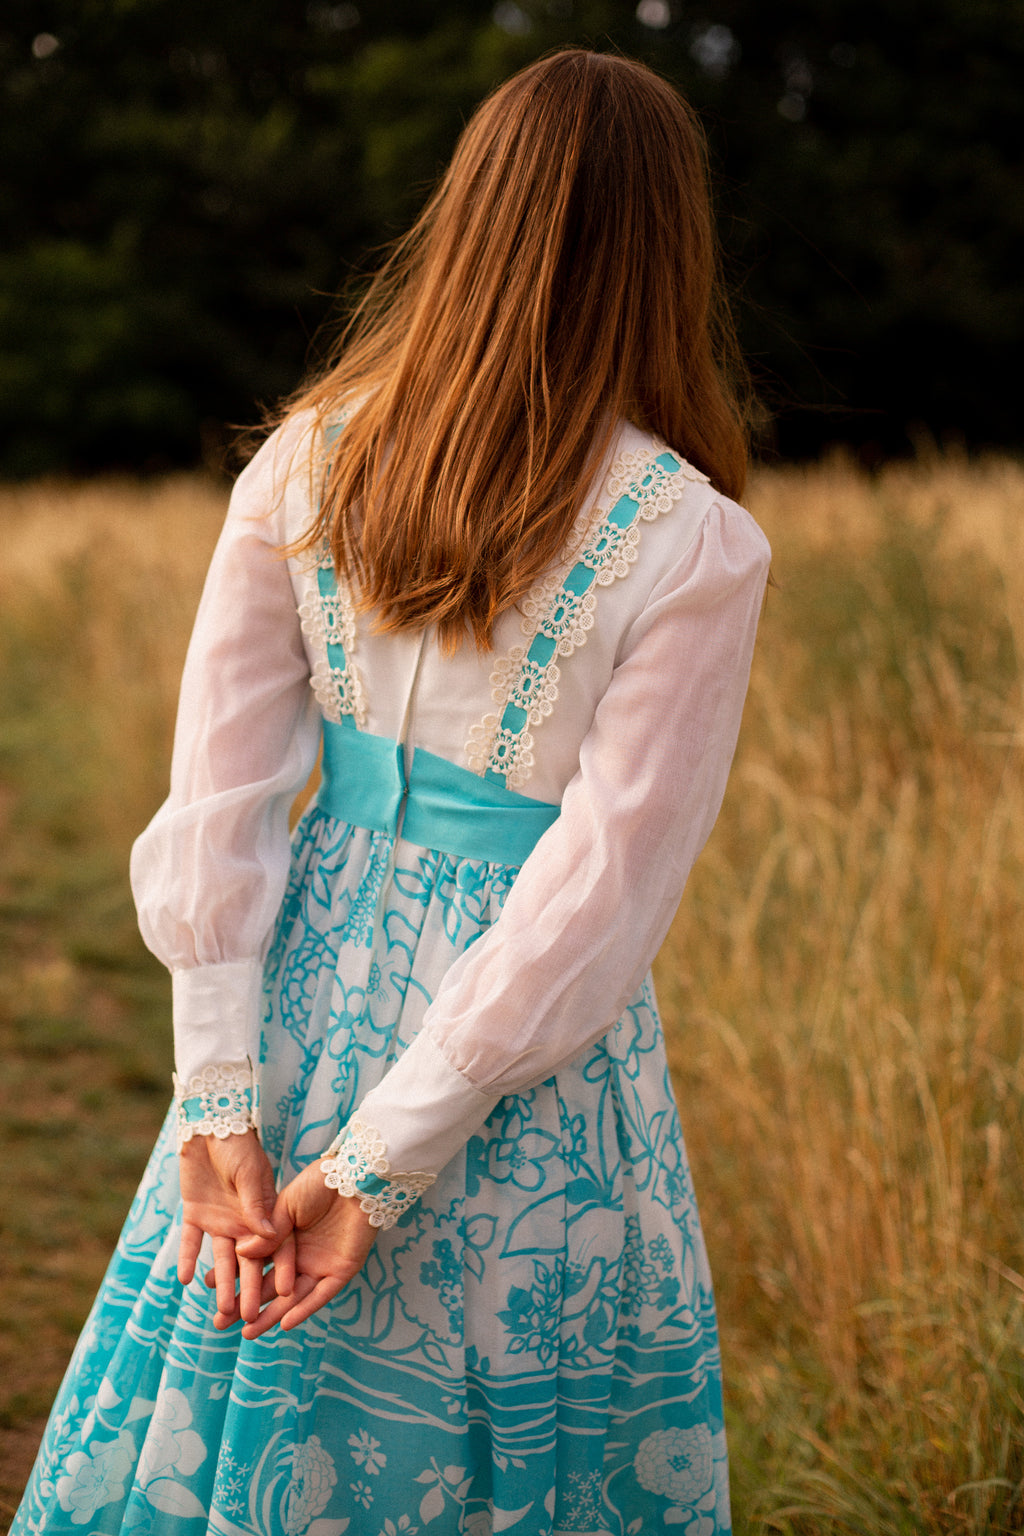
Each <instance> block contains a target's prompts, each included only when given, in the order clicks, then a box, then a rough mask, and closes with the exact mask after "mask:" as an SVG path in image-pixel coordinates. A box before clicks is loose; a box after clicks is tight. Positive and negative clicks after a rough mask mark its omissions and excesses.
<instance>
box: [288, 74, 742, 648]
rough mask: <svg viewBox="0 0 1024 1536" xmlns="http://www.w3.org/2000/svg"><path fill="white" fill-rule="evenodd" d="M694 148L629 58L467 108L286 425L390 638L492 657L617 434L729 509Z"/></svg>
mask: <svg viewBox="0 0 1024 1536" xmlns="http://www.w3.org/2000/svg"><path fill="white" fill-rule="evenodd" d="M743 379H744V375H743V371H742V367H741V365H740V363H739V359H738V353H737V349H736V345H735V339H734V332H733V329H732V324H731V320H730V317H729V313H728V308H727V305H726V301H725V298H724V294H723V292H722V287H721V284H720V281H719V276H718V256H717V243H716V239H715V232H714V225H713V219H712V212H711V204H710V197H709V191H708V166H707V153H706V146H705V141H704V137H703V134H702V131H701V128H700V125H699V123H698V121H697V118H696V116H695V114H694V112H693V111H692V109H691V108H690V107H689V106H688V105H687V104H686V102H684V101H683V100H682V98H681V97H680V96H679V95H678V94H677V93H676V91H675V90H673V88H672V87H671V86H670V85H668V84H667V83H666V82H665V81H664V80H662V79H660V78H659V76H657V75H656V74H654V73H653V72H652V71H651V70H649V69H647V68H646V67H645V66H644V65H642V64H639V63H636V62H634V61H632V60H629V59H624V58H621V57H618V56H614V55H608V54H600V53H593V52H589V51H587V50H584V49H568V50H565V51H563V52H559V53H556V54H554V55H552V56H549V57H547V58H544V59H541V60H539V61H538V62H536V63H534V64H531V65H529V66H528V67H527V68H525V69H523V70H521V71H520V72H519V73H518V74H516V75H515V76H513V77H512V78H511V79H510V80H507V81H506V82H505V83H504V84H503V85H501V86H499V87H498V88H497V89H496V90H495V91H494V92H493V94H492V95H491V96H490V97H488V98H487V100H486V101H484V103H483V104H482V105H481V106H480V107H479V108H478V109H477V111H476V112H475V113H474V115H473V117H472V118H471V119H470V121H469V123H468V124H467V126H466V128H465V130H464V131H463V133H462V136H461V138H460V139H459V142H458V145H457V147H456V150H455V154H454V157H453V159H452V161H451V164H450V165H449V167H448V170H447V172H446V174H445V176H444V177H443V179H442V181H441V183H440V185H439V187H438V188H437V190H436V191H435V192H434V194H433V196H432V197H431V198H430V200H429V201H428V202H427V204H426V206H425V208H424V209H423V212H422V213H421V214H420V216H419V218H418V219H417V220H416V222H415V224H414V225H413V227H412V228H411V229H410V230H409V232H408V233H407V234H406V235H404V236H403V237H402V238H400V239H399V240H398V241H396V242H395V244H394V245H393V246H392V247H391V248H390V251H389V253H388V255H387V258H386V260H385V261H384V263H383V265H382V266H381V267H380V269H379V271H378V272H377V274H376V276H375V277H374V278H373V279H372V281H371V282H370V284H369V286H368V288H367V289H366V291H365V293H364V294H363V296H362V298H361V299H360V300H359V302H358V304H357V305H356V307H355V309H354V311H353V312H352V314H351V317H350V319H349V321H348V323H347V325H346V326H345V328H344V329H343V331H342V332H341V334H340V336H339V337H338V340H337V341H336V343H335V345H334V347H333V349H332V351H331V353H330V355H329V357H328V361H327V366H326V367H325V369H324V370H323V372H322V373H321V374H320V375H319V376H318V377H316V378H315V379H314V380H313V381H312V382H311V383H309V384H308V385H307V386H306V387H305V388H304V389H302V390H301V392H300V393H299V394H298V395H297V396H296V397H295V398H294V399H293V400H292V401H291V403H290V405H289V407H288V409H287V411H286V413H285V414H286V415H287V416H290V415H293V414H295V413H296V412H299V411H303V412H309V411H312V413H313V414H314V417H315V419H316V422H317V424H318V426H319V427H320V429H321V430H323V431H326V430H327V429H328V428H329V427H330V426H331V425H332V424H333V423H334V422H336V421H337V419H338V418H339V416H340V415H341V414H342V413H343V411H344V410H345V409H346V408H348V410H349V415H348V417H347V419H346V421H345V426H344V430H343V431H342V432H341V433H340V434H338V435H337V436H336V437H335V438H334V440H333V442H331V439H330V435H329V434H328V437H327V438H326V441H327V442H328V444H329V446H328V447H327V449H326V458H325V461H324V465H323V475H322V483H321V489H320V497H319V510H318V514H317V516H316V519H315V521H314V522H313V524H312V525H311V527H310V528H309V530H308V531H307V533H306V534H305V535H304V537H303V538H302V539H301V540H300V541H299V542H298V544H297V545H296V546H293V548H294V549H296V550H298V549H304V548H308V547H309V548H311V547H315V546H317V545H319V544H320V542H321V541H322V540H323V539H324V538H326V539H327V540H328V541H329V544H330V547H331V550H332V552H333V557H334V562H335V566H336V568H337V570H338V572H339V573H340V574H342V575H343V576H344V577H345V578H347V580H348V581H349V583H350V585H351V586H352V588H353V590H354V591H355V592H356V593H357V595H358V601H359V604H360V606H361V608H362V609H364V610H366V611H369V610H372V611H373V612H374V613H375V615H376V622H377V624H378V626H379V628H380V629H383V630H392V631H398V630H419V629H421V628H423V627H424V626H425V625H428V624H433V625H435V626H436V628H437V632H438V637H439V640H440V643H441V644H442V645H443V646H444V647H445V648H446V649H448V650H453V649H454V648H456V647H457V646H458V645H459V644H461V643H462V641H463V640H464V639H466V638H467V636H469V635H471V636H472V637H473V639H474V640H475V642H476V644H477V645H478V646H479V647H480V648H481V649H482V650H487V649H488V648H489V647H490V645H491V634H492V626H493V624H494V621H495V619H496V618H497V617H498V615H499V614H500V613H502V612H503V611H504V610H505V609H507V608H509V607H511V606H513V605H514V604H515V603H516V602H517V601H518V600H519V599H521V598H522V597H523V596H524V595H525V594H526V592H527V591H528V590H529V588H530V587H531V586H532V585H533V583H534V582H535V581H536V580H537V579H538V578H539V577H540V576H541V575H542V574H544V573H545V572H546V571H548V570H550V568H551V567H552V566H553V565H554V564H555V563H556V562H557V561H558V559H559V557H560V556H564V555H565V554H566V552H567V543H568V540H569V539H570V536H571V530H572V527H573V522H574V519H575V517H576V516H577V514H578V512H579V510H580V506H581V503H582V501H583V498H584V496H585V494H586V491H587V488H588V486H589V485H590V484H591V482H592V480H593V478H594V476H595V475H596V473H597V470H598V468H599V465H600V463H601V460H602V459H603V458H604V457H605V455H606V454H607V452H608V449H609V447H610V444H611V439H612V437H613V435H614V433H615V430H616V427H617V424H618V423H619V422H620V421H621V420H622V419H627V420H629V421H632V422H633V423H634V424H635V425H636V426H638V427H641V428H644V429H648V430H650V431H652V432H654V433H656V434H657V435H658V436H660V437H662V438H663V439H664V440H665V441H666V442H667V443H668V444H670V445H671V446H672V447H673V448H674V449H676V450H678V451H679V452H680V453H682V454H683V455H685V457H686V458H688V459H689V460H690V461H691V462H692V463H693V464H695V465H696V466H697V467H698V468H699V469H701V470H703V471H704V472H705V473H706V474H707V475H708V476H709V478H710V479H711V480H712V482H713V483H714V484H715V485H716V486H718V487H719V488H720V489H721V490H722V491H724V492H725V493H726V494H727V495H730V496H734V497H738V496H739V495H740V494H741V492H742V490H743V485H744V480H745V476H746V467H747V431H746V422H745V412H744V407H743V403H742V388H743Z"/></svg>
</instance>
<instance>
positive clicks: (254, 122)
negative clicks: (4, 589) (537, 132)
mask: <svg viewBox="0 0 1024 1536" xmlns="http://www.w3.org/2000/svg"><path fill="white" fill-rule="evenodd" d="M567 43H584V44H587V45H590V46H594V47H598V48H602V49H618V50H621V51H623V52H625V53H628V54H630V55H633V56H636V57H640V58H644V59H646V60H647V61H648V62H650V63H651V64H653V65H654V66H655V67H656V68H657V69H659V70H660V71H662V72H663V73H664V74H665V75H667V76H668V77H669V78H671V79H672V80H673V81H674V82H675V83H676V84H677V85H679V87H680V88H681V89H682V90H683V92H684V93H685V94H686V95H687V96H688V97H689V98H690V99H691V100H692V101H693V102H694V104H695V105H696V106H697V107H698V108H699V109H700V110H701V111H702V113H703V114H704V115H705V119H706V121H707V123H708V127H709V131H710V135H711V140H712V145H713V150H714V155H715V160H716V164H717V167H718V170H719V173H720V199H719V201H720V212H721V215H722V228H723V235H724V238H725V243H726V246H727V249H728V251H729V253H730V279H731V281H732V282H733V284H734V285H735V287H736V289H737V292H738V298H739V309H740V318H741V327H742V334H743V340H744V342H745V344H746V346H747V349H748V351H749V352H750V354H751V356H752V359H753V363H754V366H755V370H756V372H757V375H758V378H759V381H760V387H761V391H762V395H763V397H764V399H765V402H766V405H767V406H768V408H769V411H770V412H771V414H772V418H773V425H772V429H771V443H772V445H773V446H774V447H776V448H777V449H779V450H780V451H782V452H784V453H787V454H798V453H808V452H814V451H816V450H818V449H819V448H820V447H821V446H822V445H823V444H824V443H826V442H829V441H833V440H837V439H845V440H847V441H851V442H856V443H858V444H860V445H861V446H862V449H863V451H864V453H865V455H867V456H870V455H871V454H877V453H879V452H883V451H892V450H894V449H896V450H899V449H900V448H902V447H905V446H907V445H908V443H909V442H910V441H911V440H914V439H915V438H920V437H921V436H922V435H928V434H931V435H933V436H936V437H942V436H944V435H947V434H950V433H953V434H956V435H958V436H961V437H964V438H966V440H967V441H969V442H971V443H973V444H976V445H981V444H985V443H993V444H995V443H998V444H1004V445H1014V444H1019V442H1020V437H1021V429H1020V424H1019V413H1018V412H1017V411H1016V410H1015V408H1014V404H1013V401H1012V396H1011V394H1010V392H1008V391H1007V390H1006V388H1005V384H1004V382H1003V381H1004V379H1005V377H1006V376H1007V374H1009V373H1010V372H1011V371H1012V368H1013V365H1014V363H1015V362H1016V350H1017V348H1018V346H1019V344H1020V341H1021V339H1022V333H1024V290H1022V286H1021V283H1020V279H1019V271H1018V269H1019V261H1018V260H1017V259H1016V253H1017V251H1018V250H1019V248H1020V238H1021V233H1022V226H1024V180H1022V178H1021V174H1020V171H1021V155H1022V148H1021V146H1022V144H1024V133H1022V132H1021V117H1022V112H1021V104H1020V102H1021V98H1020V91H1019V81H1020V77H1021V64H1022V61H1024V5H1022V4H1021V0H927V3H925V0H886V3H884V4H883V3H882V0H857V3H854V0H778V3H777V4H775V5H773V6H763V5H759V4H757V3H756V0H697V3H696V4H690V3H689V0H686V3H683V0H641V3H640V4H639V5H635V4H634V3H632V0H499V3H498V4H493V3H492V0H374V3H373V4H372V5H371V4H369V3H367V0H363V3H362V4H361V5H358V6H357V5H356V4H353V3H340V4H330V3H326V0H312V3H297V0H244V3H243V0H218V3H217V4H216V5H211V4H209V3H208V0H206V3H201V0H174V3H173V4H172V0H7V3H6V5H5V6H4V10H3V16H2V18H0V140H2V142H3V145H4V154H3V163H2V170H0V231H2V239H0V333H2V334H3V337H4V342H3V348H2V353H0V444H2V447H0V473H5V474H7V475H30V474H34V473H38V472H40V471H45V470H52V469H55V468H71V469H78V470H81V469H90V468H95V467H99V466H103V465H112V464H122V465H129V466H136V467H148V468H154V467H160V466H163V465H167V464H171V463H182V462H186V463H187V462H193V461H195V460H196V458H197V457H199V456H204V457H206V458H207V459H208V460H210V459H215V458H216V457H217V455H218V453H219V450H220V447H221V446H222V444H223V442H224V440H225V437H226V430H225V423H227V422H232V421H236V422H237V421H248V420H251V419H252V416H253V413H254V401H259V400H262V401H272V400H274V399H275V398H277V397H278V396H280V394H281V393H283V392H285V391H287V390H289V389H290V388H292V387H293V386H294V385H295V384H296V383H297V381H298V379H299V377H300V376H301V373H302V371H303V368H304V367H305V366H306V364H307V363H308V361H309V360H310V355H311V354H310V338H311V337H312V336H313V335H314V334H315V333H316V332H317V330H318V328H319V327H320V326H321V324H322V323H323V321H324V320H325V318H326V317H327V316H328V315H329V313H330V311H331V307H332V298H331V296H332V295H334V294H336V293H337V292H338V291H339V290H340V289H342V288H343V287H344V286H345V284H346V283H347V282H348V281H349V280H351V279H352V278H353V276H356V277H357V276H358V273H359V271H360V270H363V269H365V266H366V263H367V261H368V260H372V253H373V250H374V248H378V247H379V245H380V243H381V242H382V241H384V240H386V239H388V238H389V237H391V236H393V235H394V234H395V233H396V232H397V231H398V230H399V229H400V228H401V227H402V226H403V225H404V224H405V223H406V222H407V221H408V219H409V218H410V216H411V215H412V214H413V213H414V212H415V210H416V208H417V207H418V205H419V203H420V201H421V200H422V198H423V196H424V194H425V191H426V190H427V189H428V188H429V186H430V185H431V184H432V183H433V181H434V180H435V178H436V176H437V174H438V172H439V170H440V169H441V167H442V166H443V164H444V162H445V160H446V159H447V157H448V155H449V154H450V151H451V148H452V145H453V143H454V140H455V137H456V135H457V133H458V131H459V128H460V126H461V124H462V122H463V121H464V120H465V118H466V116H467V115H468V114H469V112H470V111H471V110H472V108H473V106H474V104H475V103H476V102H477V101H478V100H479V99H480V98H481V96H482V95H484V94H485V93H486V92H487V91H488V90H489V89H490V88H491V87H492V86H494V85H495V84H496V83H497V82H498V81H500V80H501V79H503V78H504V77H506V76H507V75H508V74H510V73H511V72H512V71H514V70H515V69H516V68H518V67H519V66H520V65H522V64H523V63H525V62H527V61H528V60H529V59H531V58H533V57H535V56H536V55H538V54H540V53H543V52H545V51H547V50H549V49H551V48H554V47H557V46H560V45H564V44H567Z"/></svg>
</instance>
